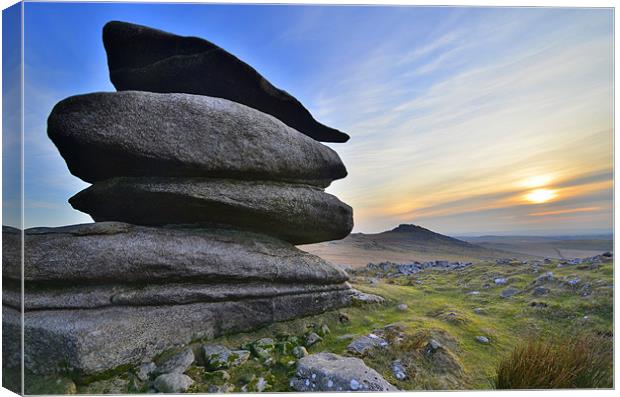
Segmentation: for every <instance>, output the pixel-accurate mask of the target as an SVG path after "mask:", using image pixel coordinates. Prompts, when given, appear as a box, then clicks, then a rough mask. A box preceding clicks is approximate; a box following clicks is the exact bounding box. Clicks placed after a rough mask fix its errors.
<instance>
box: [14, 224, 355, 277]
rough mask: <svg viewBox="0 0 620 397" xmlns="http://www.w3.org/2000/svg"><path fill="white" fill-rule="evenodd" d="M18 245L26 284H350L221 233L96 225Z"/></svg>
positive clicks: (253, 241)
mask: <svg viewBox="0 0 620 397" xmlns="http://www.w3.org/2000/svg"><path fill="white" fill-rule="evenodd" d="M6 230H7V232H5V233H3V249H2V275H3V277H4V278H5V279H4V281H5V282H6V283H15V280H19V279H20V277H21V275H22V268H21V260H20V252H21V249H20V233H19V232H18V231H17V230H16V229H10V228H6ZM10 231H14V232H13V233H12V232H10ZM24 244H25V258H24V269H23V270H24V280H25V281H26V282H27V283H30V282H50V283H53V284H65V285H74V284H75V282H82V283H90V284H94V283H117V282H118V281H119V280H122V281H123V282H126V283H132V282H149V283H156V282H166V283H172V282H175V281H183V282H184V281H188V280H200V281H202V282H218V283H222V282H224V281H231V282H235V281H244V282H248V281H259V280H262V281H269V282H273V281H274V280H278V281H280V282H299V283H310V284H312V283H314V284H336V283H342V282H344V281H346V280H347V279H348V277H347V275H346V274H345V273H344V272H343V271H342V270H340V269H337V268H335V267H334V266H333V265H331V264H330V263H328V262H326V261H324V260H323V259H321V258H319V257H318V256H315V255H311V254H309V253H307V252H304V251H301V250H299V249H297V248H295V247H294V246H292V245H291V244H289V243H287V242H284V241H282V240H279V239H276V238H273V237H269V236H266V235H263V234H258V233H251V232H243V231H235V230H226V229H215V228H161V227H160V228H151V227H142V226H134V225H129V224H125V223H118V222H101V223H92V224H83V225H73V226H64V227H58V228H32V229H26V231H25V241H24ZM11 280H13V281H11ZM6 285H8V284H6Z"/></svg>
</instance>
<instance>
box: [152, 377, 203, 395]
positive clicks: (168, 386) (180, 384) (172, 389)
mask: <svg viewBox="0 0 620 397" xmlns="http://www.w3.org/2000/svg"><path fill="white" fill-rule="evenodd" d="M193 384H194V381H193V380H192V378H190V377H189V376H187V375H183V374H179V373H172V374H163V375H159V376H158V377H157V378H155V381H154V382H153V386H154V387H155V389H157V390H158V391H160V392H162V393H184V392H186V391H187V389H189V387H190V386H191V385H193Z"/></svg>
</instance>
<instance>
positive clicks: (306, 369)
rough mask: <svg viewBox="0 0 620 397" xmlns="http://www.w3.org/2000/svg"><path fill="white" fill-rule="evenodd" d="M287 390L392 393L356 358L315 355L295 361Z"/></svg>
mask: <svg viewBox="0 0 620 397" xmlns="http://www.w3.org/2000/svg"><path fill="white" fill-rule="evenodd" d="M295 375H296V376H295V377H294V378H293V379H291V387H292V388H293V389H295V390H297V391H315V392H316V391H332V392H336V391H396V390H398V389H397V388H396V387H394V386H392V385H391V384H390V383H388V382H387V381H386V380H385V379H384V378H383V377H382V376H381V375H380V374H379V373H378V372H377V371H375V370H374V369H372V368H369V367H367V366H366V364H364V362H363V361H362V360H360V359H359V358H353V357H342V356H339V355H336V354H332V353H317V354H312V355H310V356H306V357H303V358H301V359H300V360H299V361H298V362H297V372H296V374H295Z"/></svg>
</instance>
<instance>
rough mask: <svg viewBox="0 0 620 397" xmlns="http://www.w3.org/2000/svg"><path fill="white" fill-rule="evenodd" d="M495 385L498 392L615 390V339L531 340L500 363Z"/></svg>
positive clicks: (594, 336)
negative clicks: (516, 390)
mask: <svg viewBox="0 0 620 397" xmlns="http://www.w3.org/2000/svg"><path fill="white" fill-rule="evenodd" d="M493 383H494V386H495V388H496V389H570V388H580V389H588V388H612V387H613V339H612V338H608V337H605V336H600V335H594V334H587V335H579V336H576V337H572V338H568V337H564V338H559V339H556V340H543V339H536V338H530V339H528V340H527V341H526V342H525V343H524V344H522V345H520V346H517V347H516V348H515V349H514V350H513V352H512V353H511V354H510V355H509V356H508V357H506V358H505V359H503V360H502V361H501V362H500V363H499V366H498V368H497V375H496V377H495V379H493Z"/></svg>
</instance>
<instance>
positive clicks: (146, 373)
mask: <svg viewBox="0 0 620 397" xmlns="http://www.w3.org/2000/svg"><path fill="white" fill-rule="evenodd" d="M155 368H157V365H155V363H153V362H148V363H143V364H140V365H139V366H138V368H137V369H136V377H137V378H138V379H140V380H141V381H143V382H144V381H146V380H148V379H149V377H150V376H151V374H152V373H153V372H155Z"/></svg>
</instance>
